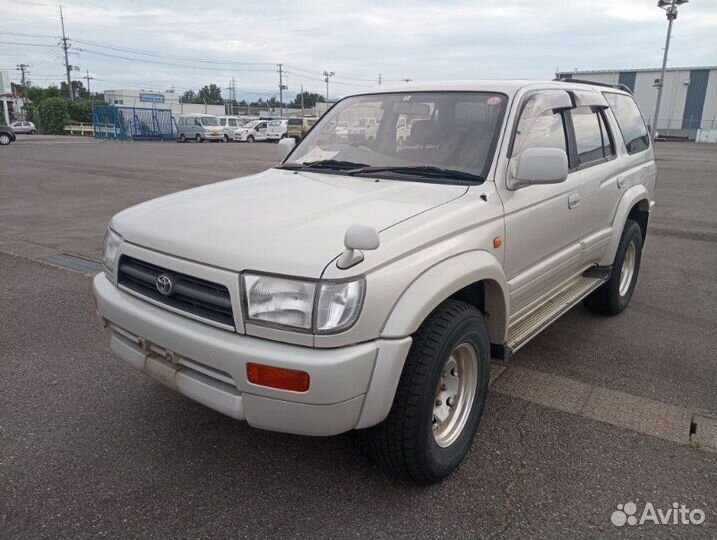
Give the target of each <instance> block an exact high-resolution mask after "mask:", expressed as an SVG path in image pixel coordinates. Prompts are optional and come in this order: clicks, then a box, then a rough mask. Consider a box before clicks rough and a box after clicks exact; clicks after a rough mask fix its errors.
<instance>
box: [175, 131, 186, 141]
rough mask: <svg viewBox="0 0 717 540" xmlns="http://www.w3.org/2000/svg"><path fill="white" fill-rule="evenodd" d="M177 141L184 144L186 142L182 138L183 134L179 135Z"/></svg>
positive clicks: (183, 137)
mask: <svg viewBox="0 0 717 540" xmlns="http://www.w3.org/2000/svg"><path fill="white" fill-rule="evenodd" d="M177 141H178V142H180V143H185V142H187V137H185V136H184V133H180V134H179V139H177Z"/></svg>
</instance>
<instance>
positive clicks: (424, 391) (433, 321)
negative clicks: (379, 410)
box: [364, 300, 490, 484]
mask: <svg viewBox="0 0 717 540" xmlns="http://www.w3.org/2000/svg"><path fill="white" fill-rule="evenodd" d="M413 338H414V341H413V345H412V346H411V350H410V352H409V354H408V357H407V358H406V364H405V366H404V368H403V373H402V374H401V379H400V381H399V384H398V388H397V390H396V395H395V397H394V400H393V406H392V407H391V411H390V412H389V414H388V417H387V418H386V419H385V420H384V421H383V422H381V423H380V424H378V425H377V426H374V427H372V428H369V429H367V430H365V432H364V435H365V439H366V443H367V450H368V452H369V454H370V455H371V457H372V458H373V459H375V460H376V461H377V462H379V463H380V464H382V465H383V466H384V467H385V468H386V469H388V470H389V471H391V472H392V473H394V474H397V475H399V476H402V477H404V478H408V479H410V480H413V481H415V482H417V483H420V484H433V483H436V482H439V481H440V480H441V479H443V478H444V477H446V476H448V475H449V474H450V473H451V472H453V470H455V468H456V467H458V465H459V464H460V462H461V461H462V460H463V458H464V457H465V455H466V454H467V453H468V450H469V449H470V446H471V443H472V442H473V438H474V436H475V432H476V429H478V423H479V422H480V418H481V415H482V414H483V408H484V406H485V401H486V397H487V395H488V380H489V378H490V342H489V339H488V333H487V331H486V328H485V324H484V321H483V315H482V314H481V312H480V311H478V310H477V309H476V308H475V307H473V306H471V305H470V304H467V303H465V302H459V301H456V300H448V301H446V302H444V303H443V304H442V305H441V306H439V307H438V308H437V309H436V310H435V311H434V312H433V313H432V314H431V315H430V316H429V317H428V318H427V319H426V321H425V322H424V323H423V325H422V326H421V328H420V329H419V330H418V332H416V334H415V335H414V336H413Z"/></svg>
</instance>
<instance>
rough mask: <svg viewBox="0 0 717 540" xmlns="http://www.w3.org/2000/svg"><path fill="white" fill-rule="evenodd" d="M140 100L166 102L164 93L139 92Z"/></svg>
mask: <svg viewBox="0 0 717 540" xmlns="http://www.w3.org/2000/svg"><path fill="white" fill-rule="evenodd" d="M139 100H140V101H143V102H144V103H164V96H163V95H162V94H142V93H140V94H139Z"/></svg>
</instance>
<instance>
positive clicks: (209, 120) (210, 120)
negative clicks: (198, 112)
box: [200, 116, 219, 126]
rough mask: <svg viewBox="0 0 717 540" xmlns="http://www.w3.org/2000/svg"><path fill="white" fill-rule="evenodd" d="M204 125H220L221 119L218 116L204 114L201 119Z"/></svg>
mask: <svg viewBox="0 0 717 540" xmlns="http://www.w3.org/2000/svg"><path fill="white" fill-rule="evenodd" d="M200 120H201V122H202V125H203V126H218V125H219V119H218V118H217V117H216V116H202V118H201V119H200Z"/></svg>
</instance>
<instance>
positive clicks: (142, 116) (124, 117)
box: [92, 105, 175, 141]
mask: <svg viewBox="0 0 717 540" xmlns="http://www.w3.org/2000/svg"><path fill="white" fill-rule="evenodd" d="M92 124H93V128H94V131H95V138H97V139H117V140H122V141H170V140H173V139H174V138H175V135H174V122H173V119H172V111H171V110H170V109H154V108H144V107H117V106H114V105H93V106H92Z"/></svg>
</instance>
